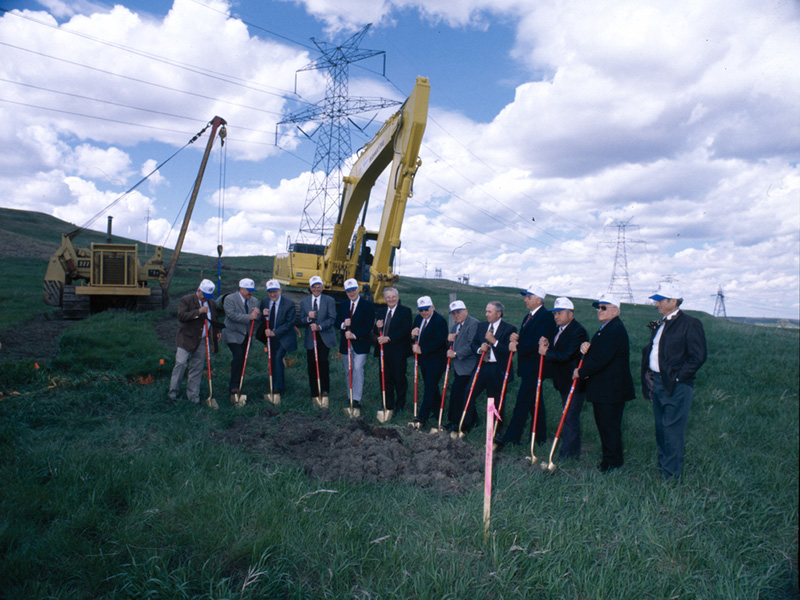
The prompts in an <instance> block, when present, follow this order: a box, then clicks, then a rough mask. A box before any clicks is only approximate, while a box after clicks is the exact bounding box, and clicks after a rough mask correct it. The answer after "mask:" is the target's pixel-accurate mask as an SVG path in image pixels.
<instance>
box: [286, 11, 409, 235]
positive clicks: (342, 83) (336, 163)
mask: <svg viewBox="0 0 800 600" xmlns="http://www.w3.org/2000/svg"><path fill="white" fill-rule="evenodd" d="M370 27H371V24H369V25H365V26H364V27H362V28H361V29H360V30H359V31H357V32H356V33H354V34H353V35H352V36H350V38H348V39H347V41H345V42H344V43H343V44H342V45H340V46H333V45H331V44H328V43H326V42H320V41H317V40H316V39H314V38H311V41H312V42H314V44H315V45H316V46H317V48H318V49H319V51H320V52H321V53H322V56H321V57H319V58H318V59H317V60H315V61H313V62H311V63H310V64H308V65H306V66H305V67H303V68H302V69H300V71H312V70H325V71H327V84H326V89H325V99H324V100H322V101H321V102H318V103H317V104H315V105H314V106H312V107H311V108H307V109H306V110H303V111H300V112H297V113H295V114H293V115H290V116H288V117H286V118H285V119H283V120H282V121H281V122H279V123H278V125H279V126H280V125H285V124H287V123H306V122H308V121H320V123H321V124H320V126H319V128H317V130H316V131H315V132H314V133H318V137H317V146H316V150H315V152H314V163H313V165H312V166H311V182H310V183H309V185H308V192H307V194H306V202H305V206H304V207H303V217H302V220H301V222H300V231H299V234H298V238H299V239H300V240H303V241H304V240H305V235H304V234H308V235H309V236H310V238H311V241H313V240H318V243H323V242H324V240H325V239H326V238H327V237H328V236H330V235H331V234H332V233H333V226H334V225H335V224H336V221H337V220H338V218H339V204H340V201H341V196H342V188H343V185H344V184H343V181H342V169H343V166H344V163H345V161H346V160H347V159H348V158H350V156H351V154H352V153H353V151H352V148H351V146H350V123H352V121H351V120H350V115H354V114H357V113H362V112H367V111H372V110H379V109H382V108H386V107H388V106H395V105H397V104H400V102H397V101H395V100H387V99H385V98H349V97H348V95H347V94H348V83H349V73H350V69H349V67H350V64H351V63H354V62H358V61H360V60H364V59H366V58H371V57H373V56H378V55H380V54H384V74H385V71H386V57H385V53H384V52H383V51H382V50H362V49H360V48H359V47H358V45H359V43H360V42H361V40H362V38H363V37H364V35H366V33H367V31H368V30H369V28H370ZM298 129H300V126H299V125H298ZM300 131H301V132H302V133H303V134H304V135H306V136H307V137H311V136H309V135H308V134H307V133H306V132H305V131H303V130H302V129H300ZM312 135H313V134H312Z"/></svg>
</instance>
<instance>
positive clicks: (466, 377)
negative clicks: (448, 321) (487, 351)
mask: <svg viewBox="0 0 800 600" xmlns="http://www.w3.org/2000/svg"><path fill="white" fill-rule="evenodd" d="M450 314H451V315H452V316H453V326H452V327H451V328H450V335H448V336H447V341H448V342H450V349H449V350H448V351H447V356H448V357H449V358H450V368H451V369H452V370H453V372H454V373H455V378H454V379H453V386H452V387H451V388H450V408H449V410H448V413H447V417H448V420H449V421H450V422H449V423H448V425H447V427H446V429H448V430H450V431H458V424H459V423H460V422H461V415H462V414H463V412H464V401H465V400H466V399H467V387H468V385H469V382H470V379H472V378H471V377H470V375H471V374H472V371H474V370H475V366H476V365H477V364H478V355H477V354H475V352H473V351H472V346H471V344H472V338H474V337H475V332H476V331H477V330H478V319H476V318H475V317H470V316H469V312H468V311H467V307H466V305H465V304H464V303H463V302H462V301H461V300H454V301H453V302H451V303H450ZM473 425H474V423H466V422H465V423H464V430H465V431H469V429H471V428H472V426H473Z"/></svg>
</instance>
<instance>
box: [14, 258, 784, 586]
mask: <svg viewBox="0 0 800 600" xmlns="http://www.w3.org/2000/svg"><path fill="white" fill-rule="evenodd" d="M44 265H45V261H44V259H42V258H33V257H31V258H27V259H24V261H20V262H17V263H14V264H9V263H6V264H4V265H3V266H2V269H3V275H4V277H3V279H4V280H5V281H8V280H9V278H12V277H13V278H14V280H15V281H17V282H19V284H18V285H15V286H13V289H12V288H11V287H9V289H8V290H7V292H13V293H6V294H5V295H4V297H3V299H2V300H0V318H2V319H3V320H2V321H0V340H2V339H3V332H4V331H6V330H9V329H11V328H13V327H24V324H25V322H26V321H28V320H29V319H30V318H31V317H35V318H36V319H41V318H43V315H48V314H50V313H47V312H43V310H42V309H41V308H39V309H38V310H37V308H36V306H37V305H36V303H37V302H40V298H41V281H40V275H39V273H43V269H44ZM270 268H271V263H270V262H269V259H265V258H247V259H245V258H242V259H227V260H226V271H225V274H224V275H223V277H224V278H225V280H226V281H231V282H233V281H236V280H238V278H239V277H244V276H252V277H253V278H254V279H256V280H257V282H258V283H259V284H263V282H264V280H266V278H267V277H268V276H269V270H270ZM201 269H202V270H204V273H203V274H204V275H205V276H208V273H207V272H205V270H207V269H211V270H213V273H214V274H215V273H216V259H209V258H202V257H200V258H196V259H195V258H191V259H190V260H187V261H186V262H185V263H183V264H182V267H181V269H180V270H179V272H178V273H177V275H176V279H175V282H174V283H173V290H175V291H174V293H173V296H176V295H178V294H179V293H183V292H185V291H187V290H191V289H192V287H193V286H195V285H196V284H197V281H198V279H199V277H200V275H201V272H200V271H201ZM400 291H401V298H402V301H403V302H404V303H406V304H408V305H412V306H413V304H414V300H415V298H416V297H417V296H418V295H421V294H423V293H424V294H429V295H431V296H432V297H433V299H434V302H435V304H436V305H437V307H439V308H440V309H442V310H444V308H445V306H446V304H447V301H448V295H449V294H450V293H456V294H457V295H458V297H459V298H460V299H462V300H464V301H465V302H466V304H467V306H468V308H469V310H470V312H471V314H473V316H477V317H479V318H483V308H484V306H485V304H486V302H487V301H488V300H491V299H500V300H501V301H503V302H504V303H505V304H506V307H507V317H508V319H509V320H510V321H511V322H512V323H514V324H516V325H519V323H520V321H521V319H522V315H523V313H524V307H523V304H522V300H521V297H520V295H519V294H518V293H516V291H514V290H508V289H505V290H491V289H478V288H470V287H468V286H462V285H459V284H456V283H453V282H448V281H432V280H415V279H404V280H403V281H402V283H401V285H400ZM258 295H259V296H260V295H263V293H259V294H258ZM550 305H552V298H550V299H549V300H548V306H550ZM576 305H577V311H576V312H577V318H578V319H579V320H580V321H581V322H582V323H583V324H584V325H585V326H586V327H587V329H588V330H589V332H590V333H592V332H594V331H595V330H596V327H597V321H596V316H595V312H594V310H592V309H591V307H590V305H589V302H588V301H584V300H578V301H576ZM174 306H175V305H174V304H173V307H172V308H171V309H169V310H167V311H166V314H162V313H159V312H155V313H146V314H129V313H120V312H113V313H103V314H98V315H94V316H92V317H91V318H89V319H87V320H86V321H84V322H81V323H79V324H77V325H74V326H73V327H71V328H69V329H67V330H66V331H65V332H64V333H63V334H62V335H61V337H60V338H59V340H58V350H57V353H56V355H55V356H53V357H51V358H49V359H46V360H41V361H37V362H39V363H40V364H39V368H38V369H36V368H35V366H34V361H33V360H27V359H26V360H12V361H8V360H5V361H4V360H3V358H2V357H3V356H4V354H0V481H2V483H0V598H3V599H7V598H8V599H10V598H14V599H17V598H25V599H27V598H75V599H78V598H104V599H111V598H115V599H116V598H137V599H139V598H144V597H149V598H215V599H216V598H219V599H222V598H236V599H239V598H241V599H245V598H248V599H249V598H253V599H255V598H298V599H299V598H359V599H366V598H432V599H433V598H452V599H461V598H480V599H483V598H487V599H494V598H496V599H511V598H520V599H522V598H544V599H550V598H552V599H560V598H580V599H606V598H626V599H627V598H630V599H643V598H652V599H667V598H686V599H689V598H691V599H694V598H708V599H717V598H730V599H741V598H761V599H764V598H771V599H779V598H797V597H798V583H797V580H798V572H797V544H798V464H799V457H798V447H799V446H800V444H799V441H800V433H799V429H798V400H799V394H798V373H799V372H800V358H799V354H800V352H799V351H798V331H797V330H784V329H777V328H765V327H756V326H751V325H743V324H736V323H730V322H726V321H720V320H716V319H713V318H711V317H709V316H708V315H699V316H700V318H701V319H702V321H703V324H704V326H705V328H706V333H707V337H708V345H709V361H708V363H707V364H706V365H705V366H704V367H703V369H702V370H701V371H700V375H699V377H698V380H697V385H696V388H695V402H694V404H693V406H692V412H691V417H690V423H689V431H688V436H687V449H686V468H685V472H684V478H683V480H682V481H681V482H680V483H677V484H666V483H664V482H663V481H662V480H661V479H660V478H659V477H658V476H657V473H656V469H655V456H654V454H655V439H654V433H653V424H652V415H651V412H650V405H649V403H648V402H646V401H644V400H642V398H641V397H640V398H638V399H637V400H635V401H633V402H631V403H629V404H628V406H627V408H626V413H625V422H624V436H625V449H626V463H625V467H624V468H623V469H621V470H620V471H617V472H612V473H609V474H605V475H603V474H601V473H599V472H598V471H597V470H596V469H595V464H596V463H597V462H598V460H599V455H600V449H599V441H598V436H597V432H596V429H595V426H594V421H593V419H592V415H591V409H590V408H587V409H586V410H584V413H583V415H582V425H583V436H584V447H583V454H582V456H581V458H580V459H577V460H570V461H564V462H563V463H560V464H559V469H558V470H557V471H556V472H555V473H553V474H545V473H543V472H542V471H541V470H540V469H538V468H536V469H532V468H531V467H530V465H529V463H526V462H525V461H524V460H523V457H524V455H525V454H526V450H527V449H526V448H524V447H512V448H508V449H506V451H504V453H503V455H502V457H501V459H500V460H498V462H497V464H496V465H495V472H494V474H495V478H494V502H493V507H492V527H491V534H490V536H489V537H488V539H487V538H485V537H484V535H483V524H482V501H483V500H482V489H479V488H478V487H476V488H475V489H471V490H470V491H469V492H467V493H465V494H455V493H439V492H435V491H434V490H433V489H429V488H420V487H418V486H413V485H410V484H404V483H398V482H397V481H385V482H381V483H366V482H363V481H354V480H349V479H341V480H335V481H326V482H323V481H318V480H314V479H311V478H309V477H308V476H307V475H306V473H305V472H304V470H303V469H302V468H301V467H300V466H299V465H296V464H293V463H289V462H285V461H276V460H274V459H273V458H272V457H271V456H270V455H267V454H265V453H259V452H254V451H253V450H252V449H250V448H248V447H246V446H244V445H237V444H235V443H234V444H231V443H222V442H221V441H220V439H219V435H220V434H222V433H230V432H232V431H235V427H236V426H237V424H241V423H242V422H247V421H252V420H254V419H256V418H257V417H259V415H261V414H262V413H263V411H264V410H265V404H264V402H263V401H261V400H259V399H258V398H259V397H260V395H261V393H263V391H265V390H266V386H267V377H268V376H267V372H266V364H265V361H264V359H263V356H262V355H261V354H263V352H260V354H259V353H258V352H257V353H255V354H254V356H255V359H254V360H253V363H252V365H251V366H249V367H248V375H247V381H246V382H245V391H246V392H247V393H248V394H249V396H250V398H251V401H249V402H248V404H247V406H245V407H244V408H243V409H241V410H236V409H234V408H233V407H232V406H231V405H230V404H229V403H228V402H227V401H226V402H220V405H221V409H220V410H219V411H218V412H212V411H210V410H208V409H206V408H205V407H204V406H203V405H201V406H197V405H193V404H190V403H188V402H186V401H185V400H184V401H182V402H179V403H177V404H175V403H170V402H168V401H167V400H166V386H167V377H168V374H169V372H170V369H171V366H172V360H173V356H174V342H172V341H171V340H169V339H168V338H165V337H164V336H163V335H159V329H160V328H162V327H163V326H164V322H165V321H164V319H165V318H166V319H169V320H171V319H172V318H173V315H174ZM48 310H49V309H48ZM50 316H51V317H52V318H55V315H50ZM656 316H657V313H656V312H655V309H654V308H652V307H646V306H627V305H625V306H624V307H623V311H622V319H623V321H624V322H625V324H626V326H627V329H628V332H629V334H630V336H631V343H632V364H631V369H632V371H633V373H634V380H635V382H636V384H637V391H638V382H639V376H638V369H639V355H640V352H639V350H640V349H641V347H642V346H643V345H644V344H645V343H646V341H647V327H646V324H647V322H648V321H650V320H652V319H653V318H655V317H656ZM4 350H5V349H4ZM258 350H259V351H260V350H261V349H260V344H259V348H258ZM161 358H163V359H165V364H164V365H163V366H161V365H159V359H161ZM294 358H295V359H296V360H295V361H294V362H293V363H292V365H291V366H290V367H289V368H288V369H287V378H288V385H287V393H286V395H285V398H284V404H283V405H282V406H281V407H280V409H279V414H278V415H277V417H275V418H277V419H289V417H291V416H293V415H297V414H303V415H309V416H311V415H315V414H316V413H315V412H314V410H313V409H312V407H311V403H310V402H309V401H308V397H307V396H308V394H307V383H306V376H305V358H304V356H303V355H302V354H301V353H300V352H298V353H297V354H296V355H295V357H294ZM229 360H230V353H229V351H228V350H227V348H223V349H222V350H221V351H220V353H219V355H217V356H215V357H214V359H213V362H214V376H215V379H214V383H215V388H217V387H218V386H219V389H224V382H225V378H226V376H227V373H228V363H229ZM331 364H332V368H333V373H332V379H333V382H334V385H333V388H334V390H333V396H332V399H331V400H332V405H333V408H334V410H332V412H331V417H330V421H329V422H330V423H333V424H336V425H338V424H340V423H345V422H346V419H345V417H344V415H343V414H342V411H341V407H342V406H343V405H344V402H345V397H346V387H345V376H344V373H343V370H342V366H341V363H340V362H339V361H332V363H331ZM368 368H369V369H370V372H371V373H374V372H375V371H374V369H375V365H374V360H373V359H370V362H369V365H368ZM547 385H548V388H547V394H548V395H547V402H548V417H549V418H548V423H549V425H550V427H551V429H554V428H555V426H556V419H557V413H558V408H557V407H556V405H555V394H554V393H553V392H552V388H551V387H549V385H550V384H549V383H548V384H547ZM515 392H516V384H515V385H514V386H512V389H511V390H510V393H511V394H512V398H513V397H514V396H513V395H514V394H515ZM206 393H207V387H206V384H205V382H204V384H203V387H202V389H201V395H202V396H205V394H206ZM217 398H218V399H220V395H219V393H218V394H217ZM365 398H367V399H368V403H367V410H365V413H367V419H368V420H370V421H372V422H373V423H375V424H377V423H376V422H375V421H374V410H375V409H377V408H378V405H379V398H380V394H379V382H378V379H377V378H376V377H370V378H368V381H367V389H366V393H365ZM403 424H404V421H400V422H398V423H397V426H398V427H401V426H402V425H403ZM484 435H485V434H484V431H483V429H482V428H481V429H480V430H478V431H476V432H474V433H473V434H471V435H470V436H469V437H468V438H467V439H466V441H465V442H464V443H468V444H471V445H473V446H475V447H476V448H479V447H480V446H481V445H482V443H483V440H484Z"/></svg>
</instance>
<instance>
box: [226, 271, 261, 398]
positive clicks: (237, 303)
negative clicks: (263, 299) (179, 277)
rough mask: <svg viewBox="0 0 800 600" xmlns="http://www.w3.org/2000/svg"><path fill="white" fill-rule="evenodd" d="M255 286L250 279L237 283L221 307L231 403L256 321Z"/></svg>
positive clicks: (235, 393) (240, 376) (257, 312)
mask: <svg viewBox="0 0 800 600" xmlns="http://www.w3.org/2000/svg"><path fill="white" fill-rule="evenodd" d="M255 291H256V284H255V282H253V280H252V279H249V278H245V279H242V280H240V281H239V291H238V292H237V293H232V294H228V295H227V296H226V297H225V301H224V302H223V303H222V307H223V308H224V309H225V329H224V330H223V331H222V341H223V342H225V343H226V344H228V348H230V350H231V355H232V357H231V380H230V390H231V402H235V401H236V398H235V396H236V395H237V394H238V393H239V382H240V381H241V378H242V369H243V368H244V355H245V352H246V350H247V340H248V338H249V337H250V325H251V323H253V322H255V321H256V320H257V319H258V315H259V314H260V312H259V310H258V300H257V299H256V298H253V293H254V292H255Z"/></svg>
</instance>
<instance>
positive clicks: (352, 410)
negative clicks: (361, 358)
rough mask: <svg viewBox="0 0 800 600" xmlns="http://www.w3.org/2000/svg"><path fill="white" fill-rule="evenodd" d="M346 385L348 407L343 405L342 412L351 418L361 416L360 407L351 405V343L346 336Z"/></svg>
mask: <svg viewBox="0 0 800 600" xmlns="http://www.w3.org/2000/svg"><path fill="white" fill-rule="evenodd" d="M347 387H348V389H349V392H350V407H349V408H348V407H347V406H345V407H344V413H345V414H346V415H347V416H348V417H350V418H351V419H357V418H358V417H360V416H361V409H360V408H358V407H355V406H353V345H352V344H351V343H350V338H347Z"/></svg>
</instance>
